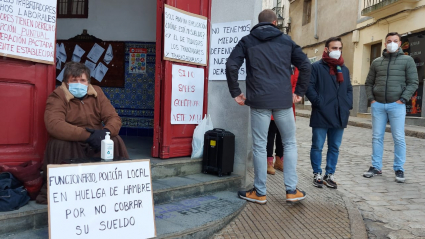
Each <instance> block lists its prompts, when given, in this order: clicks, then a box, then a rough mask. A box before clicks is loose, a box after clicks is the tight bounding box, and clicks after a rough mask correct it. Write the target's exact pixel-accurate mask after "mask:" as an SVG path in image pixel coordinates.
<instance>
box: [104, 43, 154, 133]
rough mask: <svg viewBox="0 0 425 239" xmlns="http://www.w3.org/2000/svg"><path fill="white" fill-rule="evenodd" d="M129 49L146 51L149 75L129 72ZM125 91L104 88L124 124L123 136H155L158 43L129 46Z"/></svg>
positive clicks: (126, 46)
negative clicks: (154, 116)
mask: <svg viewBox="0 0 425 239" xmlns="http://www.w3.org/2000/svg"><path fill="white" fill-rule="evenodd" d="M129 48H146V49H147V50H148V54H147V59H146V63H147V64H146V74H132V73H129V72H128V67H129V50H128V49H129ZM125 69H126V70H125V87H124V88H114V87H102V90H103V91H104V92H105V94H106V96H107V97H108V98H109V99H110V101H111V103H112V105H113V106H114V107H115V109H116V110H117V112H118V114H119V116H120V117H121V120H122V127H121V131H120V135H127V136H152V135H153V115H154V99H155V43H154V42H126V43H125Z"/></svg>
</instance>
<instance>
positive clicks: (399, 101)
mask: <svg viewBox="0 0 425 239" xmlns="http://www.w3.org/2000/svg"><path fill="white" fill-rule="evenodd" d="M396 103H397V104H401V105H402V104H404V103H403V102H401V100H397V101H396Z"/></svg>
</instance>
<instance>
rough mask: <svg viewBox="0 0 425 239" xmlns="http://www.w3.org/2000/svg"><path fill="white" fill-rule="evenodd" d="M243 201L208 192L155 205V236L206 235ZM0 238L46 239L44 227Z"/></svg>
mask: <svg viewBox="0 0 425 239" xmlns="http://www.w3.org/2000/svg"><path fill="white" fill-rule="evenodd" d="M245 205H246V201H245V200H241V199H239V198H238V197H237V196H236V192H235V191H221V192H216V193H212V194H208V195H202V196H198V197H192V198H189V199H182V200H176V201H173V202H170V203H166V204H159V205H157V204H155V224H156V231H157V238H185V239H192V238H193V239H200V238H209V237H211V236H212V235H213V234H214V233H215V232H217V231H219V230H221V229H222V228H224V227H225V226H226V225H227V224H229V223H230V221H232V220H233V218H235V217H236V216H237V215H238V214H239V213H240V212H241V211H242V209H243V208H244V207H245ZM0 238H1V239H3V238H7V239H47V238H48V228H47V227H44V228H40V229H32V230H26V231H22V230H19V231H18V232H17V233H6V234H3V235H0Z"/></svg>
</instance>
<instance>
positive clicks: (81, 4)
mask: <svg viewBox="0 0 425 239" xmlns="http://www.w3.org/2000/svg"><path fill="white" fill-rule="evenodd" d="M57 4H58V18H87V17H88V0H58V1H57Z"/></svg>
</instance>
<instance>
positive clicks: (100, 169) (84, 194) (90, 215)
mask: <svg viewBox="0 0 425 239" xmlns="http://www.w3.org/2000/svg"><path fill="white" fill-rule="evenodd" d="M150 175H151V174H150V162H149V160H132V161H120V162H110V163H109V162H108V163H106V162H102V163H93V164H79V165H66V166H64V165H48V177H47V181H48V182H47V183H48V192H49V199H48V200H49V233H50V238H51V239H59V238H60V239H71V238H83V239H86V238H102V239H116V238H128V239H136V238H137V239H138V238H152V237H155V236H156V232H155V220H154V210H153V199H152V198H153V194H152V184H151V177H150Z"/></svg>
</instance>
